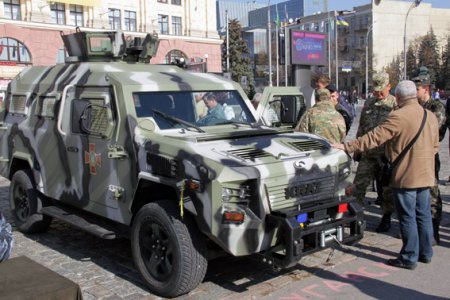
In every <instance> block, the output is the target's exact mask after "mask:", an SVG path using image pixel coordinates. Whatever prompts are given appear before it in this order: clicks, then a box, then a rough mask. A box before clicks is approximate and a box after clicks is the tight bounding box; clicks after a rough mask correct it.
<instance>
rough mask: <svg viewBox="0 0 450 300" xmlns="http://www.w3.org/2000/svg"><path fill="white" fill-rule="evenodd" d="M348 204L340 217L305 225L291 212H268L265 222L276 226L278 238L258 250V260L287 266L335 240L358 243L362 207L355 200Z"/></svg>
mask: <svg viewBox="0 0 450 300" xmlns="http://www.w3.org/2000/svg"><path fill="white" fill-rule="evenodd" d="M348 205H349V206H348V213H347V215H344V217H343V218H341V219H338V220H334V221H324V222H322V223H321V224H317V225H313V226H307V227H306V228H301V227H300V226H299V223H298V222H297V219H296V216H295V215H269V216H268V217H267V223H268V225H269V226H274V227H275V228H277V229H278V239H277V242H276V244H275V245H274V246H272V247H271V248H269V249H268V250H266V251H263V252H261V253H259V256H260V257H261V258H262V261H263V262H266V263H268V264H269V265H273V266H274V267H278V268H288V267H291V266H294V265H295V264H297V262H298V261H299V260H300V258H302V257H303V256H305V255H308V254H311V253H313V252H317V251H320V250H323V249H325V248H329V247H332V246H335V245H336V244H337V243H338V242H337V241H336V240H338V241H339V243H342V244H353V243H356V242H358V241H359V240H361V239H362V238H363V236H364V230H365V227H366V222H365V221H364V213H363V208H362V207H361V206H359V205H358V204H357V203H356V202H350V203H349V204H348ZM322 209H323V208H322ZM306 212H308V211H306ZM309 212H310V213H311V212H313V211H309ZM297 214H298V213H297ZM319 223H320V222H319Z"/></svg>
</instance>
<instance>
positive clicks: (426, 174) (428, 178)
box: [332, 80, 439, 270]
mask: <svg viewBox="0 0 450 300" xmlns="http://www.w3.org/2000/svg"><path fill="white" fill-rule="evenodd" d="M395 96H396V98H397V104H398V109H397V110H395V111H393V112H391V114H389V116H388V118H387V119H386V120H385V121H384V122H382V123H381V124H380V125H379V126H377V127H375V128H374V129H373V130H372V131H369V132H368V133H366V134H365V135H363V136H361V137H359V138H358V139H356V140H353V141H350V142H348V143H346V144H334V145H332V146H333V147H334V148H337V149H341V150H345V151H346V152H355V151H358V152H362V151H366V150H368V149H373V148H375V147H378V146H380V145H383V144H384V143H386V144H385V155H386V157H387V158H388V159H389V160H390V161H391V162H392V161H394V160H395V159H396V158H397V156H398V155H399V154H400V153H401V152H402V150H403V149H404V148H406V146H407V145H408V144H409V142H410V141H411V140H412V139H413V138H414V136H415V135H416V134H417V132H418V131H419V128H420V125H421V123H422V118H423V116H424V113H425V110H424V109H423V108H422V107H421V106H420V104H419V103H418V101H417V92H416V86H415V84H414V83H413V82H412V81H409V80H404V81H401V82H400V83H399V84H398V85H397V88H396V89H395ZM438 150H439V126H438V121H437V119H436V117H435V116H434V114H433V113H432V112H430V111H427V119H426V122H425V125H424V127H423V130H422V132H421V134H420V135H419V138H418V139H417V141H416V142H415V143H414V145H413V146H412V148H411V149H410V150H409V151H408V152H407V153H406V155H405V156H404V157H403V159H402V161H400V163H399V164H398V165H397V167H396V168H395V169H394V170H393V173H392V178H391V182H390V187H392V189H393V194H394V198H395V206H396V209H397V216H398V220H399V222H400V232H401V234H402V241H403V246H402V249H401V250H400V255H399V257H398V258H396V259H390V260H388V264H390V265H392V266H396V267H400V268H405V269H410V270H412V269H414V268H415V267H416V265H417V261H420V262H423V263H429V262H431V257H432V256H433V249H432V247H431V243H432V239H433V227H432V223H431V213H430V187H431V186H433V185H434V182H435V178H434V155H435V154H436V153H437V151H438Z"/></svg>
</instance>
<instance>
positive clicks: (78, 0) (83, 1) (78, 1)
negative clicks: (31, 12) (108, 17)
mask: <svg viewBox="0 0 450 300" xmlns="http://www.w3.org/2000/svg"><path fill="white" fill-rule="evenodd" d="M47 2H48V3H55V2H57V3H66V4H75V5H83V6H93V7H97V6H101V5H102V1H101V0H57V1H54V0H53V1H50V0H47Z"/></svg>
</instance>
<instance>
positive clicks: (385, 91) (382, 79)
mask: <svg viewBox="0 0 450 300" xmlns="http://www.w3.org/2000/svg"><path fill="white" fill-rule="evenodd" d="M372 81H373V98H370V99H368V100H367V101H366V103H365V105H364V108H363V110H362V112H361V117H360V120H359V127H358V132H357V134H356V137H360V136H363V135H364V134H366V133H367V132H369V131H371V130H372V129H373V128H375V127H376V126H378V125H379V124H380V123H381V122H383V121H384V120H385V119H386V118H387V116H388V115H389V113H390V112H391V111H392V110H393V109H394V107H395V106H396V101H395V97H394V96H392V95H390V94H389V90H390V89H391V85H390V83H389V75H388V74H386V73H379V74H375V75H374V76H373V78H372ZM383 155H384V147H378V148H375V149H373V150H369V151H367V152H365V153H361V154H360V156H361V158H360V162H359V164H358V169H357V171H356V175H355V180H354V181H353V184H354V192H353V195H354V196H355V197H356V200H357V201H358V202H359V203H360V204H363V202H364V198H365V195H366V189H367V186H368V185H369V184H370V183H371V182H372V181H373V180H374V179H377V178H378V176H379V172H380V170H381V166H382V160H381V158H382V156H383ZM381 207H382V209H383V218H382V220H381V223H380V224H379V226H378V227H377V229H376V230H377V232H386V231H388V230H389V228H390V227H391V214H392V212H394V202H393V198H392V191H391V189H390V188H388V187H384V188H383V201H382V203H381Z"/></svg>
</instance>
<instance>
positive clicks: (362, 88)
mask: <svg viewBox="0 0 450 300" xmlns="http://www.w3.org/2000/svg"><path fill="white" fill-rule="evenodd" d="M412 2H413V1H409V2H408V1H406V2H405V1H396V0H383V1H381V2H380V4H378V5H376V4H375V3H372V4H367V5H362V6H357V7H354V8H353V10H352V11H350V12H348V11H346V12H335V11H331V12H326V13H319V14H314V15H310V16H305V17H302V18H300V19H298V20H297V22H294V24H289V25H288V28H289V30H294V29H299V30H305V31H313V32H322V33H327V34H329V37H330V38H329V39H328V41H327V47H328V43H329V44H330V47H329V50H330V52H329V53H328V55H329V57H330V67H331V68H330V70H329V66H328V65H324V66H322V67H320V68H319V70H317V68H316V67H314V68H315V69H316V70H313V72H314V71H315V72H318V73H324V74H330V77H331V78H332V81H333V82H335V81H336V77H337V78H338V86H339V88H340V89H345V90H352V89H353V88H356V89H357V90H358V92H359V93H360V94H362V95H364V94H365V92H366V74H367V78H368V86H369V87H370V86H371V78H372V74H373V72H380V71H383V70H385V68H386V67H387V66H388V65H389V64H390V63H391V62H392V61H393V59H395V58H396V57H397V56H399V55H401V54H402V52H403V49H404V46H405V45H404V36H405V35H406V41H407V42H406V43H407V45H406V47H408V45H409V43H411V42H412V41H414V40H415V39H416V38H418V37H421V36H424V35H426V34H427V32H428V31H430V29H431V28H433V31H434V33H435V35H436V37H437V41H438V43H439V47H438V48H439V49H440V50H441V49H443V47H444V46H445V44H446V42H447V36H448V35H450V9H441V8H433V7H432V5H431V4H429V3H424V2H422V3H421V4H420V5H419V6H418V7H415V8H412V9H411V10H410V13H409V16H408V18H407V19H406V15H407V12H408V10H409V9H410V8H411V4H412ZM335 13H336V14H341V17H342V18H343V19H344V20H345V21H346V22H347V23H348V26H344V25H337V26H336V25H335V24H332V25H331V26H330V24H329V20H330V19H333V17H334V15H335ZM405 20H407V23H406V26H405ZM333 23H334V22H333ZM335 28H337V44H336V39H335V38H336V34H335V30H334V29H335ZM405 28H406V31H405ZM288 49H289V47H288ZM287 58H288V64H290V61H289V53H287ZM366 60H367V64H366ZM400 61H401V64H402V65H401V66H400V67H401V68H403V58H402V57H401V59H400ZM336 64H337V69H336ZM292 68H293V69H295V68H296V66H292ZM336 70H337V72H336ZM336 75H337V76H336ZM293 76H294V75H293Z"/></svg>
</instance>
